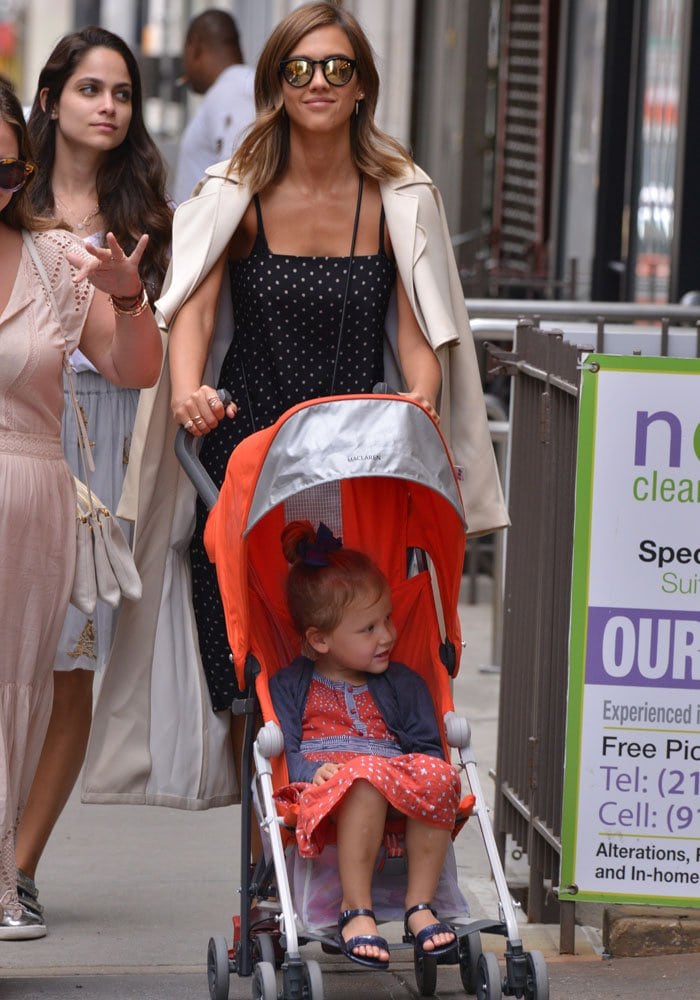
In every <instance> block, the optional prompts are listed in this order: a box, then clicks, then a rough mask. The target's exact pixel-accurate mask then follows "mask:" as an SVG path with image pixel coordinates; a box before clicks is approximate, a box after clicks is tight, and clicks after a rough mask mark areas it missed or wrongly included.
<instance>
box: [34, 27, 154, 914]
mask: <svg viewBox="0 0 700 1000" xmlns="http://www.w3.org/2000/svg"><path fill="white" fill-rule="evenodd" d="M28 127H29V133H30V137H31V139H32V143H33V146H34V152H35V156H36V161H37V163H38V165H39V170H38V176H37V178H36V182H35V184H34V185H33V186H32V190H31V197H32V202H33V205H34V209H35V211H36V212H37V214H39V215H42V216H48V217H56V218H58V219H61V220H63V222H64V223H66V224H67V225H68V226H69V227H70V228H71V229H72V230H73V232H74V234H75V236H76V237H78V238H79V239H82V240H83V241H85V242H89V243H92V244H94V245H97V246H103V245H104V241H105V234H106V233H107V232H112V233H114V235H115V236H116V238H117V240H118V241H119V243H120V244H121V245H122V246H123V247H124V248H125V250H126V252H127V253H130V252H131V251H132V250H133V248H134V246H135V245H136V242H137V240H138V238H139V235H140V233H142V232H147V233H148V234H149V243H148V247H147V249H146V251H145V253H144V256H143V260H142V263H141V273H142V275H143V279H144V284H145V287H146V291H147V294H148V298H149V302H150V303H152V302H153V301H154V299H155V298H156V297H157V296H158V295H159V293H160V288H161V285H162V282H163V278H164V276H165V271H166V269H167V265H168V259H169V247H170V229H171V217H172V211H171V209H170V207H169V205H168V201H167V199H166V195H165V178H166V173H165V167H164V164H163V160H162V158H161V156H160V153H159V152H158V149H157V147H156V146H155V144H154V142H153V140H152V139H151V137H150V135H149V134H148V131H147V130H146V127H145V124H144V121H143V110H142V93H141V78H140V74H139V68H138V65H137V62H136V59H135V58H134V55H133V53H132V52H131V50H130V49H129V47H128V45H126V43H125V42H124V41H123V40H122V39H121V38H119V37H118V36H117V35H114V34H112V33H111V32H109V31H106V30H104V29H102V28H97V27H88V28H84V29H83V30H81V31H78V32H74V33H72V34H70V35H66V36H65V37H64V38H62V39H61V40H60V41H59V42H58V44H57V45H56V47H55V48H54V50H53V52H52V53H51V55H50V56H49V58H48V60H47V62H46V64H45V66H44V68H43V69H42V70H41V73H40V74H39V82H38V85H37V91H36V96H35V98H34V103H33V105H32V110H31V114H30V117H29V122H28ZM71 365H72V367H73V371H74V381H75V384H76V388H77V395H78V402H79V404H80V406H81V408H82V411H83V414H84V416H85V419H86V423H87V430H88V436H89V438H90V441H91V443H92V448H93V455H94V459H95V466H96V468H95V473H94V475H93V476H92V486H93V489H94V491H95V493H96V494H97V496H99V497H100V499H101V500H103V502H104V503H105V504H107V506H108V507H109V508H110V509H111V510H112V511H114V510H115V509H116V506H117V504H118V502H119V497H120V495H121V490H122V485H123V481H124V476H125V474H126V465H127V461H128V457H129V447H130V443H131V432H132V428H133V423H134V417H135V414H136V407H137V404H138V396H139V393H138V390H137V389H123V388H119V387H117V386H114V385H112V384H111V383H110V382H108V381H107V380H106V379H105V378H103V377H102V375H100V373H99V372H97V371H96V369H95V367H94V366H93V365H92V364H91V363H90V362H89V361H88V359H87V358H86V357H85V356H84V355H83V354H81V352H80V351H76V352H75V353H74V354H73V355H72V356H71ZM63 442H64V448H65V451H66V456H67V458H68V462H69V465H70V466H71V468H72V470H73V472H74V473H75V474H76V475H78V476H80V474H81V468H80V459H79V450H78V443H77V433H76V426H75V418H74V414H73V410H72V407H71V406H70V405H68V406H66V407H65V409H64V417H63ZM124 527H125V528H126V525H124ZM127 531H128V528H127ZM114 614H115V612H114V611H113V609H112V608H110V607H108V606H107V605H106V604H104V603H102V602H98V606H97V608H96V610H95V613H94V614H92V615H89V616H88V615H85V614H83V613H82V612H81V611H79V610H78V609H77V608H74V607H72V606H71V607H70V608H69V609H68V615H67V617H66V621H65V624H64V627H63V632H62V634H61V638H60V641H59V645H58V651H57V654H56V660H55V662H54V664H53V667H54V671H55V677H54V704H53V711H52V716H51V722H50V725H49V729H48V732H47V737H46V743H45V746H44V750H43V753H42V757H41V760H40V762H39V767H38V770H37V774H36V778H35V782H34V785H33V787H32V791H31V794H30V797H29V801H28V803H27V809H26V812H25V815H24V819H23V821H22V824H21V826H20V828H19V831H18V836H17V868H18V876H17V877H18V889H19V893H20V898H21V900H22V902H23V903H24V904H25V905H26V906H28V907H30V908H33V909H34V910H35V912H37V913H39V914H41V912H42V908H41V906H40V904H39V903H38V901H37V890H36V885H35V882H34V876H35V872H36V867H37V864H38V862H39V859H40V857H41V855H42V852H43V850H44V847H45V846H46V843H47V841H48V838H49V836H50V834H51V831H52V830H53V827H54V825H55V823H56V820H57V819H58V817H59V816H60V814H61V811H62V810H63V807H64V805H65V803H66V801H67V799H68V796H69V795H70V793H71V790H72V789H73V786H74V784H75V781H76V779H77V777H78V774H79V772H80V768H81V766H82V763H83V759H84V756H85V749H86V746H87V739H88V735H89V732H90V723H91V719H92V698H93V694H92V689H93V678H94V673H95V670H96V669H99V668H101V667H102V666H103V665H104V663H105V660H106V657H107V654H108V652H109V647H110V645H111V641H112V634H113V622H114Z"/></svg>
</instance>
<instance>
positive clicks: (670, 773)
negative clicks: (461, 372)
mask: <svg viewBox="0 0 700 1000" xmlns="http://www.w3.org/2000/svg"><path fill="white" fill-rule="evenodd" d="M569 671H570V673H569V701H568V714H567V735H566V764H565V774H564V812H563V825H562V863H561V878H560V883H561V885H560V898H561V899H564V900H582V901H583V900H591V901H595V902H603V901H614V902H623V903H624V902H627V903H652V904H661V903H668V904H673V905H676V906H678V905H680V906H684V907H686V906H700V361H696V360H678V359H673V358H642V357H614V356H608V355H593V354H592V355H589V356H588V358H587V362H586V366H585V370H584V372H583V377H582V383H581V396H580V410H579V440H578V464H577V481H576V518H575V528H574V562H573V579H572V601H571V632H570V646H569Z"/></svg>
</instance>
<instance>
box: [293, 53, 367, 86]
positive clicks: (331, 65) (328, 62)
mask: <svg viewBox="0 0 700 1000" xmlns="http://www.w3.org/2000/svg"><path fill="white" fill-rule="evenodd" d="M317 66H320V67H321V69H322V71H323V75H324V77H325V78H326V80H327V81H328V83H330V85H331V86H332V87H344V86H345V84H346V83H350V81H351V80H352V75H353V73H354V72H355V67H356V66H357V60H356V59H348V57H347V56H328V57H327V58H326V59H307V58H306V57H305V56H296V57H294V58H292V59H283V60H282V62H281V63H280V72H281V74H282V76H283V77H284V78H285V80H286V81H287V83H288V84H289V85H290V87H306V86H307V84H309V83H311V81H312V80H313V76H314V71H315V69H316V67H317Z"/></svg>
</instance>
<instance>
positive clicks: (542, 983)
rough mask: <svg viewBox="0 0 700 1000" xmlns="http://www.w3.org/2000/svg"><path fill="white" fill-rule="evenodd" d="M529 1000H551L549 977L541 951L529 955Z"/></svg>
mask: <svg viewBox="0 0 700 1000" xmlns="http://www.w3.org/2000/svg"><path fill="white" fill-rule="evenodd" d="M525 996H526V998H527V1000H549V975H548V973H547V963H546V962H545V959H544V955H543V954H542V952H541V951H529V952H528V953H527V986H526V989H525Z"/></svg>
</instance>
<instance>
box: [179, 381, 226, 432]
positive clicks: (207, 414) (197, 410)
mask: <svg viewBox="0 0 700 1000" xmlns="http://www.w3.org/2000/svg"><path fill="white" fill-rule="evenodd" d="M172 410H173V416H174V418H175V420H177V422H178V423H179V424H180V425H181V426H182V427H184V428H185V430H186V431H187V432H188V433H189V434H191V435H192V436H193V437H203V436H204V435H205V434H208V433H209V431H212V430H214V428H215V427H218V425H219V424H220V423H221V421H222V420H223V419H224V417H229V418H233V417H235V416H236V414H237V413H238V407H237V405H236V404H235V403H234V402H233V399H232V398H231V394H230V393H229V392H228V390H226V389H218V390H217V389H213V388H212V387H211V386H209V385H200V387H199V388H198V389H195V391H194V392H192V393H190V395H189V396H188V397H187V398H186V399H183V400H180V401H178V402H173V407H172Z"/></svg>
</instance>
